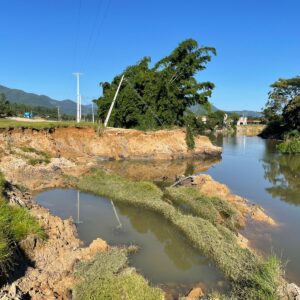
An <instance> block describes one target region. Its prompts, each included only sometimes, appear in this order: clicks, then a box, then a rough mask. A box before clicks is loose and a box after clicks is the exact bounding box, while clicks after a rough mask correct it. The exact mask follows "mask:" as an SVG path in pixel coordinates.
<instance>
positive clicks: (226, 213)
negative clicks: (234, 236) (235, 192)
mask: <svg viewBox="0 0 300 300" xmlns="http://www.w3.org/2000/svg"><path fill="white" fill-rule="evenodd" d="M165 195H166V197H167V198H168V199H169V200H171V201H172V202H173V203H174V204H175V205H178V206H179V207H180V206H184V210H186V211H190V212H191V213H192V214H193V215H194V216H197V217H201V218H203V219H205V220H208V221H210V222H211V223H212V224H214V225H217V224H221V225H224V226H226V227H227V228H229V229H231V230H236V229H238V228H239V227H240V226H241V224H242V215H241V213H240V212H239V211H238V210H236V209H235V208H234V207H233V206H232V205H231V204H230V203H229V202H228V201H226V200H223V199H219V198H216V197H213V198H210V197H207V196H204V195H202V194H200V193H199V191H197V190H196V189H195V188H192V187H178V188H167V189H166V192H165Z"/></svg>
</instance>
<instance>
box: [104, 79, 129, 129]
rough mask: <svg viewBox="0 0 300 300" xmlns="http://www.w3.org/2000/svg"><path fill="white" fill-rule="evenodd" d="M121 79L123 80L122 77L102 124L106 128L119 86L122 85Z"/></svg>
mask: <svg viewBox="0 0 300 300" xmlns="http://www.w3.org/2000/svg"><path fill="white" fill-rule="evenodd" d="M123 79H124V75H123V76H122V78H121V80H120V83H119V86H118V88H117V91H116V94H115V96H114V99H113V101H112V103H111V106H110V108H109V111H108V114H107V117H106V119H105V122H104V127H106V126H107V123H108V121H109V118H110V114H111V112H112V109H113V107H114V105H115V102H116V99H117V96H118V93H119V90H120V87H121V84H122V81H123Z"/></svg>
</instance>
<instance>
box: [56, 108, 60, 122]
mask: <svg viewBox="0 0 300 300" xmlns="http://www.w3.org/2000/svg"><path fill="white" fill-rule="evenodd" d="M56 107H57V121H60V114H59V106H56Z"/></svg>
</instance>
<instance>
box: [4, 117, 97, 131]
mask: <svg viewBox="0 0 300 300" xmlns="http://www.w3.org/2000/svg"><path fill="white" fill-rule="evenodd" d="M61 127H63V128H66V127H76V128H86V127H92V128H96V127H97V124H96V123H92V122H82V123H79V124H78V123H76V122H75V121H61V122H47V121H45V122H23V121H15V120H8V119H0V128H34V129H51V128H61Z"/></svg>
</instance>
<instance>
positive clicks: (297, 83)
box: [262, 76, 300, 150]
mask: <svg viewBox="0 0 300 300" xmlns="http://www.w3.org/2000/svg"><path fill="white" fill-rule="evenodd" d="M264 117H265V119H266V120H267V122H268V124H267V127H266V129H265V130H264V132H263V133H262V136H263V137H267V138H268V137H275V138H280V139H282V138H283V136H284V135H286V133H288V132H290V131H298V133H299V132H300V76H295V77H293V78H288V79H282V78H280V79H278V80H277V81H275V82H274V83H273V84H272V85H271V90H270V92H269V99H268V102H267V103H266V105H265V108H264ZM282 147H284V146H282ZM283 150H284V149H283Z"/></svg>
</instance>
